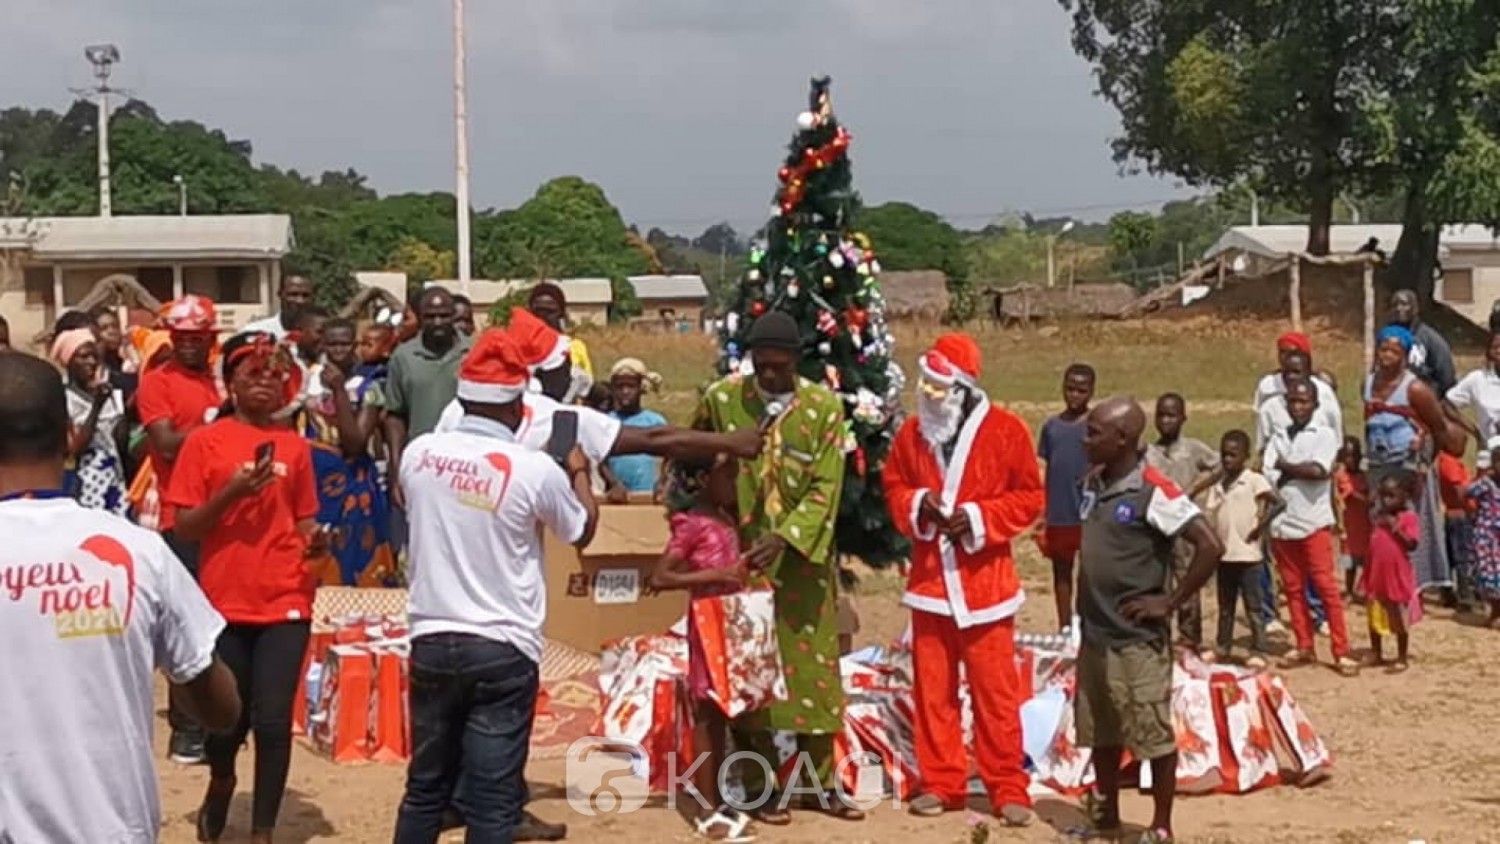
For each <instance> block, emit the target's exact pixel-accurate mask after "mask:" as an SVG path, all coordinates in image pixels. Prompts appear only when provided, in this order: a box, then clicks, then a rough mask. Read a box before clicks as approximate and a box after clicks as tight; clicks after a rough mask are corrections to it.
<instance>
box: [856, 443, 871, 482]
mask: <svg viewBox="0 0 1500 844" xmlns="http://www.w3.org/2000/svg"><path fill="white" fill-rule="evenodd" d="M867 471H869V466H868V465H867V464H866V462H865V450H864V448H863V447H860V446H856V447H855V449H854V473H855V474H856V475H859V476H860V477H861V478H863V477H864V476H865V472H867Z"/></svg>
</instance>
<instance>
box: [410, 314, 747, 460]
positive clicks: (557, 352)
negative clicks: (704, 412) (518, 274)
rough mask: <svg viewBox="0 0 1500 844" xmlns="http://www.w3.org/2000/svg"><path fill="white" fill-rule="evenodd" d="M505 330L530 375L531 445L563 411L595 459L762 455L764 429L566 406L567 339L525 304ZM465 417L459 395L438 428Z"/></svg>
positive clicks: (525, 430) (542, 439) (523, 433)
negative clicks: (686, 423)
mask: <svg viewBox="0 0 1500 844" xmlns="http://www.w3.org/2000/svg"><path fill="white" fill-rule="evenodd" d="M490 330H491V331H494V330H495V329H490ZM486 333H488V332H486ZM505 333H507V334H509V335H510V336H511V337H512V338H513V339H514V340H515V342H516V346H517V348H518V349H519V350H520V352H521V356H522V359H523V360H524V361H525V363H526V365H527V367H528V368H529V370H530V373H531V376H532V377H531V380H530V382H529V389H528V392H527V393H526V396H525V398H524V406H523V409H522V421H521V426H520V427H519V428H518V429H517V430H516V438H517V440H519V441H520V443H521V444H522V445H524V446H526V447H528V448H533V449H545V448H547V446H548V443H549V442H550V441H551V439H552V430H553V427H554V420H555V418H556V415H557V414H558V412H559V411H561V412H563V413H571V414H574V415H575V416H577V418H578V437H577V440H576V442H577V444H578V446H579V447H580V448H582V449H583V453H584V456H585V457H587V458H588V459H589V461H590V462H591V463H600V462H602V461H603V460H604V459H605V458H607V457H618V456H621V455H626V454H649V455H652V456H654V457H666V458H669V459H674V458H687V457H711V456H713V455H715V454H718V453H721V452H728V453H731V454H733V455H735V456H736V457H739V458H741V459H749V458H752V457H755V456H756V455H758V454H760V447H761V437H760V432H759V431H756V430H754V429H747V430H743V431H737V432H734V433H729V434H719V433H714V432H711V431H696V430H692V429H690V428H677V427H674V426H670V425H663V426H659V427H654V428H631V427H625V426H622V425H621V424H620V420H618V419H616V418H614V417H613V416H610V415H609V414H607V413H600V412H599V411H597V410H594V409H593V408H589V407H584V406H583V405H565V404H563V403H562V402H561V401H560V399H561V397H562V396H564V395H566V394H567V392H568V389H569V385H570V384H571V383H572V382H571V377H572V376H571V374H570V373H571V371H572V367H571V364H569V362H568V360H569V359H568V354H569V352H568V348H569V340H568V338H567V337H566V336H565V335H562V334H559V333H558V332H557V330H556V329H554V328H552V327H551V326H549V325H547V324H546V323H545V322H543V321H542V320H540V319H539V318H537V317H536V316H535V315H534V314H532V313H531V312H530V311H527V310H525V309H523V308H516V309H515V310H513V311H511V317H510V326H509V327H508V328H507V329H505ZM463 417H464V410H463V407H462V405H461V403H460V402H459V401H458V399H454V400H453V401H452V402H451V403H449V405H448V406H447V407H446V408H444V409H443V415H442V418H441V419H439V421H438V425H437V428H436V429H435V430H437V431H439V432H442V431H452V430H454V429H456V428H457V427H458V424H459V422H460V421H462V419H463Z"/></svg>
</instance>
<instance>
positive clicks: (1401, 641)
mask: <svg viewBox="0 0 1500 844" xmlns="http://www.w3.org/2000/svg"><path fill="white" fill-rule="evenodd" d="M1377 493H1378V495H1379V502H1380V505H1379V515H1377V516H1376V517H1375V525H1374V530H1373V531H1372V532H1371V534H1370V557H1369V560H1368V562H1367V563H1366V564H1365V572H1364V587H1365V595H1366V597H1368V598H1369V601H1370V605H1371V606H1370V609H1371V621H1370V649H1371V650H1372V651H1373V652H1374V662H1375V664H1376V665H1380V664H1382V662H1383V660H1382V658H1381V653H1380V644H1381V642H1380V638H1381V634H1380V631H1379V630H1378V628H1377V621H1376V616H1377V612H1376V610H1377V605H1378V609H1379V613H1378V614H1379V615H1383V616H1384V617H1385V621H1386V624H1387V625H1388V626H1389V628H1390V632H1391V633H1392V634H1393V635H1395V637H1396V661H1395V662H1394V663H1392V664H1391V667H1390V672H1391V673H1393V674H1395V673H1400V672H1402V671H1405V670H1406V667H1407V641H1408V638H1409V634H1408V629H1409V627H1410V626H1411V625H1412V624H1414V623H1416V621H1417V620H1418V616H1419V615H1420V613H1421V606H1422V605H1421V603H1419V601H1418V597H1417V594H1418V593H1417V573H1416V570H1415V569H1413V568H1412V564H1411V552H1412V551H1413V550H1414V549H1415V548H1416V547H1417V542H1418V541H1419V540H1420V538H1421V536H1422V526H1421V523H1420V522H1419V521H1418V520H1417V514H1416V513H1415V512H1413V511H1412V509H1411V507H1410V506H1408V501H1409V495H1408V493H1407V487H1406V485H1405V483H1404V479H1403V478H1402V477H1400V476H1399V475H1388V476H1387V477H1385V478H1384V479H1383V480H1381V482H1380V487H1379V489H1378V491H1377Z"/></svg>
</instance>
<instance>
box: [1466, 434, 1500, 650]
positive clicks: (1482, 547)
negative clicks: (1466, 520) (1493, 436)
mask: <svg viewBox="0 0 1500 844" xmlns="http://www.w3.org/2000/svg"><path fill="white" fill-rule="evenodd" d="M1469 500H1470V501H1471V502H1473V504H1474V506H1475V510H1476V512H1475V514H1474V534H1473V536H1474V545H1473V548H1474V551H1473V557H1472V559H1471V563H1472V566H1473V568H1472V569H1471V571H1472V572H1473V575H1474V589H1475V591H1476V592H1477V593H1478V595H1479V599H1480V600H1481V601H1484V602H1485V603H1487V604H1489V607H1490V620H1489V624H1490V627H1491V629H1496V630H1500V448H1495V449H1492V450H1491V451H1490V466H1489V469H1488V470H1487V471H1486V472H1484V474H1483V475H1481V476H1480V478H1479V480H1478V481H1475V483H1474V485H1473V486H1471V487H1469Z"/></svg>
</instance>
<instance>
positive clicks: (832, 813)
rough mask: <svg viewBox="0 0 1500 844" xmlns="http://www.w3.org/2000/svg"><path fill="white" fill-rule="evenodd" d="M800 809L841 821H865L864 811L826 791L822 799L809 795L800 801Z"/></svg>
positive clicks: (837, 795) (832, 792)
mask: <svg viewBox="0 0 1500 844" xmlns="http://www.w3.org/2000/svg"><path fill="white" fill-rule="evenodd" d="M802 808H804V809H807V810H808V811H813V812H823V813H824V814H826V815H828V816H829V817H831V818H837V819H839V820H841V821H862V820H864V819H865V810H864V809H861V808H859V807H858V806H855V805H852V804H850V803H849V802H847V801H846V800H844V798H843V796H842V795H840V794H839V793H838V792H837V791H826V792H824V793H823V796H822V799H821V800H819V799H818V798H816V797H813V796H811V795H809V796H808V797H806V798H804V799H803V801H802Z"/></svg>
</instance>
